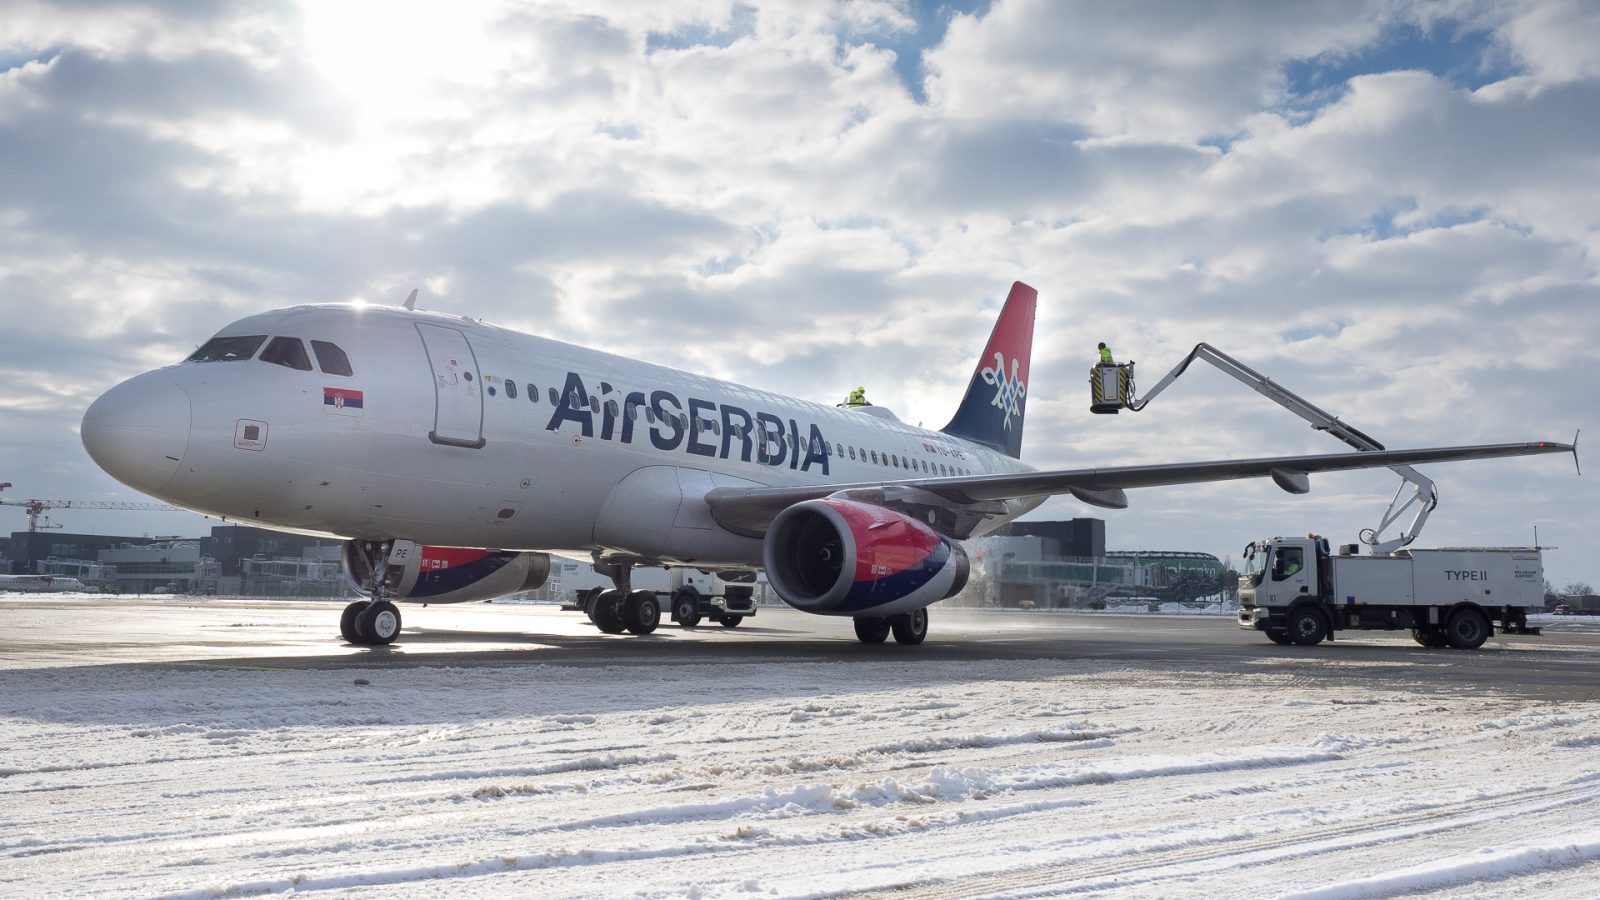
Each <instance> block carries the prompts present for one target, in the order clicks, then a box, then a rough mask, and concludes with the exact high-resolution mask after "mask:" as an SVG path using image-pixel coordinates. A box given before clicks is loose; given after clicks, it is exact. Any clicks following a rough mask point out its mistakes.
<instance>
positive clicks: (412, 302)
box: [403, 288, 417, 310]
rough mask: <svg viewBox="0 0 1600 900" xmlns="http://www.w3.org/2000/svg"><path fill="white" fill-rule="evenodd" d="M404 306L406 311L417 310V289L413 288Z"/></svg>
mask: <svg viewBox="0 0 1600 900" xmlns="http://www.w3.org/2000/svg"><path fill="white" fill-rule="evenodd" d="M403 305H404V306H405V308H406V309H409V310H415V309H416V308H417V289H416V288H412V289H411V296H409V297H407V298H406V302H405V303H404V304H403Z"/></svg>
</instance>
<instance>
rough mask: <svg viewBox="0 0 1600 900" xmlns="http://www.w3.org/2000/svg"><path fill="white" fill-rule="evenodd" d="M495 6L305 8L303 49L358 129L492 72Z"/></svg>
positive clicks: (352, 1)
mask: <svg viewBox="0 0 1600 900" xmlns="http://www.w3.org/2000/svg"><path fill="white" fill-rule="evenodd" d="M497 7H498V4H496V3H491V2H483V0H469V2H460V3H452V4H449V5H448V6H446V5H442V4H441V5H430V4H417V5H410V4H395V3H386V2H378V0H348V2H339V3H309V4H307V5H306V6H305V7H304V8H303V9H302V20H303V22H304V27H305V34H306V45H307V49H308V51H309V54H310V57H311V61H312V64H313V65H314V66H316V68H317V70H318V71H319V72H320V73H321V75H322V77H323V78H324V79H326V81H327V82H328V83H329V84H330V85H331V86H332V87H333V88H334V89H336V90H337V91H339V92H340V93H341V94H343V95H344V96H345V99H346V100H347V101H348V102H349V103H351V104H352V105H353V106H354V108H355V110H356V113H357V115H358V116H360V117H361V118H362V119H363V120H364V123H365V124H375V123H374V122H373V121H372V120H380V121H382V120H389V119H393V118H397V117H403V116H406V115H407V114H408V113H411V112H413V111H415V110H416V109H417V108H418V107H426V106H431V105H433V104H435V103H437V102H439V101H440V100H441V99H443V98H445V97H447V96H448V94H449V91H450V89H451V88H452V87H455V86H461V85H466V84H472V83H481V82H482V81H483V76H484V75H485V74H486V72H487V71H488V70H489V69H490V67H491V66H492V62H491V59H492V57H493V54H492V52H491V50H492V41H491V39H490V30H489V28H490V25H491V24H492V22H493V19H494V14H495V9H496V8H497Z"/></svg>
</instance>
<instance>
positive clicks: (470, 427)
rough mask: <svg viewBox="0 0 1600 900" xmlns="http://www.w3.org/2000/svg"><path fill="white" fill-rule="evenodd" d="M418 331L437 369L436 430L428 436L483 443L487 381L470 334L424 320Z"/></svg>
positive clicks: (450, 442)
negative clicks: (483, 381)
mask: <svg viewBox="0 0 1600 900" xmlns="http://www.w3.org/2000/svg"><path fill="white" fill-rule="evenodd" d="M417 333H418V334H421V335H422V346H423V349H424V350H426V351H427V354H428V365H429V366H430V367H431V368H432V369H433V397H434V411H433V430H432V431H430V432H428V439H429V440H431V441H433V442H434V443H435V444H448V445H450V446H452V447H468V448H471V449H473V450H476V449H478V448H480V447H482V446H483V445H484V443H485V441H484V438H483V385H482V378H481V377H480V375H479V373H478V360H477V358H476V357H475V356H473V354H472V346H471V345H470V344H468V343H467V336H466V335H464V334H462V333H461V332H459V331H457V330H456V329H454V328H445V327H443V326H440V325H428V324H424V323H422V322H418V323H417Z"/></svg>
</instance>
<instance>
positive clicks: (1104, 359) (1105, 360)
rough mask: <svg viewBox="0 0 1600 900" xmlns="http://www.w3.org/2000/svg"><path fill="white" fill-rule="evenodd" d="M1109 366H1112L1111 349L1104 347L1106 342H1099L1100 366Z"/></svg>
mask: <svg viewBox="0 0 1600 900" xmlns="http://www.w3.org/2000/svg"><path fill="white" fill-rule="evenodd" d="M1111 364H1112V359H1111V348H1110V347H1107V346H1106V342H1105V341H1101V342H1100V365H1102V366H1109V365H1111Z"/></svg>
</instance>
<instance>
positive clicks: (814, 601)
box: [761, 499, 969, 616]
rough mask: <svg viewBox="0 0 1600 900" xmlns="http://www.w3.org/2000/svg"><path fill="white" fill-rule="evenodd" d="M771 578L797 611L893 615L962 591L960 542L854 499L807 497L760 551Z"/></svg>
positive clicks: (781, 519)
mask: <svg viewBox="0 0 1600 900" xmlns="http://www.w3.org/2000/svg"><path fill="white" fill-rule="evenodd" d="M761 556H762V561H763V562H764V563H765V564H766V569H767V580H768V581H769V582H771V584H772V589H773V590H774V591H777V592H778V596H780V597H782V598H783V599H784V601H785V602H787V603H788V604H789V605H790V606H793V607H795V608H796V609H801V610H805V611H806V612H809V613H816V614H818V615H824V616H891V615H898V614H900V613H906V612H911V611H912V610H917V609H921V608H923V607H925V606H927V605H929V604H930V603H936V602H938V601H940V600H943V599H944V598H946V597H948V596H950V595H951V594H954V593H955V592H957V591H959V590H961V588H962V587H963V586H965V585H966V583H967V572H968V569H969V563H968V562H967V553H966V551H965V550H963V549H962V548H961V545H960V544H957V543H955V542H954V541H952V540H950V539H949V538H946V537H944V536H943V535H941V534H939V533H938V532H936V531H934V530H933V529H932V528H929V527H928V526H926V525H924V524H922V523H921V522H918V521H917V520H916V519H913V518H910V517H909V516H905V515H902V514H900V513H898V512H895V511H894V510H891V509H885V508H883V507H881V506H872V505H871V504H867V503H857V502H855V501H853V500H833V499H825V500H807V501H804V502H802V503H796V504H795V505H793V506H791V507H789V508H788V509H786V510H784V511H783V512H781V513H779V514H778V515H777V517H776V518H774V519H773V520H772V525H771V527H770V528H768V529H767V536H766V539H765V540H764V541H763V543H762V546H761Z"/></svg>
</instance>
